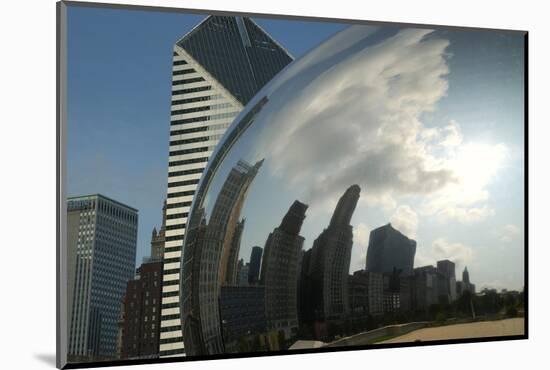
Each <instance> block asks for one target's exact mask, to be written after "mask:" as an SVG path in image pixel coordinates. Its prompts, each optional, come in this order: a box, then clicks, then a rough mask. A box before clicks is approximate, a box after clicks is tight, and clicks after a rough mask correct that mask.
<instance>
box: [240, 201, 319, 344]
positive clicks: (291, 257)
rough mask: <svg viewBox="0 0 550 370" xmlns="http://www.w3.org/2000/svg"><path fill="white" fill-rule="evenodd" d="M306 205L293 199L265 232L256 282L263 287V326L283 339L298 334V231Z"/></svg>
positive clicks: (300, 244)
mask: <svg viewBox="0 0 550 370" xmlns="http://www.w3.org/2000/svg"><path fill="white" fill-rule="evenodd" d="M307 207H308V206H307V205H305V204H303V203H301V202H299V201H297V200H296V201H295V202H294V203H293V204H292V205H291V206H290V209H289V210H288V212H287V213H286V214H285V216H284V218H283V220H282V222H281V224H280V225H279V227H277V228H275V230H273V232H272V233H270V234H269V236H268V238H267V241H266V243H265V249H264V250H265V253H264V257H263V262H262V273H261V278H260V284H261V285H263V286H264V287H265V314H266V318H267V328H268V330H277V331H278V332H280V333H282V335H283V336H284V339H285V340H286V341H288V340H290V339H291V338H293V337H295V336H296V334H297V333H298V299H297V289H298V274H299V270H300V269H299V267H300V263H301V261H300V258H301V256H302V246H303V244H304V238H303V237H302V236H300V235H299V234H300V229H301V228H302V223H303V222H304V219H305V217H306V210H307ZM260 251H261V249H260ZM251 267H252V262H251Z"/></svg>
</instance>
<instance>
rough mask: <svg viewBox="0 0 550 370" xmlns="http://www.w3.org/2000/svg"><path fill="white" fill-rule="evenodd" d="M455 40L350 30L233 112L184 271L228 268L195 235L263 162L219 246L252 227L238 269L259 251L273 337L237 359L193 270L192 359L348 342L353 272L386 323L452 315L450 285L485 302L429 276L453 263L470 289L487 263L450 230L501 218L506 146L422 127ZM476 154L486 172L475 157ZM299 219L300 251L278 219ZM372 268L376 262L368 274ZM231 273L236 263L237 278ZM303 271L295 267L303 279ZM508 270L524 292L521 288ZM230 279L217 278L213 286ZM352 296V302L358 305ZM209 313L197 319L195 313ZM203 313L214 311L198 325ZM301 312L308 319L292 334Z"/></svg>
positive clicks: (208, 176) (200, 201)
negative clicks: (239, 179)
mask: <svg viewBox="0 0 550 370" xmlns="http://www.w3.org/2000/svg"><path fill="white" fill-rule="evenodd" d="M446 35H447V36H448V34H447V32H446V31H445V32H442V31H437V30H426V29H402V28H399V27H373V26H350V27H348V28H347V29H345V30H343V31H341V32H340V33H338V34H337V35H336V36H334V37H333V38H331V39H329V40H327V41H326V42H325V43H323V44H321V45H320V46H319V47H317V48H316V49H315V50H313V51H311V52H310V53H309V54H307V55H305V56H304V57H303V58H301V59H298V60H296V61H295V62H293V63H292V64H291V65H290V66H289V67H287V68H286V69H285V70H283V71H282V72H281V73H280V74H279V75H278V76H277V77H276V78H275V79H274V80H272V81H271V82H269V83H268V84H267V85H266V86H265V87H264V88H263V89H262V90H261V91H260V92H259V93H258V94H257V95H256V96H255V97H254V98H252V100H251V101H250V103H249V104H248V105H247V106H246V107H245V108H244V110H243V111H242V112H241V113H240V114H239V116H238V117H237V118H236V119H235V121H234V122H233V123H232V125H231V127H230V128H229V129H228V131H227V133H226V134H225V136H224V137H223V138H222V139H221V141H220V145H219V146H218V147H217V148H216V150H215V152H214V153H213V154H212V157H211V158H212V159H211V161H210V162H209V164H208V166H207V169H206V171H205V174H204V175H203V177H202V179H201V181H200V183H199V186H198V190H197V193H196V196H195V199H194V201H193V205H192V209H191V213H190V216H189V217H190V218H189V222H190V228H189V229H188V234H187V236H186V238H185V241H184V246H183V253H184V260H187V261H189V262H190V263H191V260H192V263H193V264H196V265H197V266H207V265H209V264H213V265H217V264H218V263H219V266H218V268H219V269H220V271H223V270H224V269H227V263H228V262H229V260H228V258H227V257H225V256H226V255H227V254H230V252H229V249H228V247H226V246H225V244H224V247H223V248H219V247H218V248H219V249H217V250H216V251H214V249H212V250H210V249H205V251H208V252H206V253H203V254H202V255H200V256H199V255H198V254H197V253H198V252H197V251H199V250H201V249H202V247H197V246H200V245H201V243H202V242H203V241H202V240H201V238H200V235H201V232H202V231H201V230H202V228H205V229H204V230H205V231H204V232H205V233H206V234H208V230H209V229H210V228H211V225H212V224H215V223H216V222H218V221H217V220H216V217H214V215H215V214H216V212H217V208H218V203H219V202H220V197H223V196H224V194H225V193H227V190H226V189H225V188H226V186H227V183H228V180H229V179H230V178H231V176H232V173H233V171H235V167H234V166H235V164H237V166H238V164H239V163H243V162H246V163H261V170H260V171H258V172H257V173H255V175H254V176H255V177H254V182H251V183H250V186H249V187H247V190H246V195H245V194H244V193H243V196H242V197H241V198H239V201H238V202H237V203H233V206H235V210H236V211H235V213H234V217H233V220H234V221H232V222H231V223H228V224H227V225H228V228H227V229H224V230H223V232H221V234H220V235H218V237H219V238H224V239H225V240H230V239H231V238H232V235H233V234H234V229H235V225H236V220H237V219H240V220H246V223H245V226H244V228H242V232H241V230H240V231H239V238H240V244H239V248H238V249H239V251H240V252H239V256H238V258H239V259H243V260H244V259H247V258H248V256H249V255H250V254H251V249H252V247H253V246H259V245H263V246H264V255H263V261H262V270H261V271H260V276H261V278H260V284H259V286H262V287H263V289H264V292H263V299H264V300H265V301H264V303H263V304H264V305H265V307H266V310H265V320H266V332H265V333H252V334H254V335H255V336H254V337H253V338H248V339H246V340H247V341H248V340H250V341H252V342H247V343H248V344H247V345H246V346H245V347H242V346H241V345H237V344H235V343H233V344H232V347H231V348H233V349H228V348H225V343H224V341H223V336H224V335H225V334H224V330H225V329H223V327H224V326H223V325H222V324H221V323H220V322H221V321H223V318H221V317H219V316H216V314H214V311H213V307H217V303H216V302H215V301H214V300H215V298H214V297H215V296H219V291H218V292H216V293H215V294H214V293H213V295H212V296H211V297H210V296H207V295H201V293H198V294H195V292H193V284H195V283H196V279H203V278H202V277H201V276H202V274H204V273H203V272H202V270H200V271H198V270H197V268H196V267H195V268H193V269H191V268H189V267H188V264H187V263H184V265H183V267H182V282H183V284H184V286H183V287H182V289H183V291H184V292H185V291H187V292H188V294H189V295H188V296H187V297H184V303H183V306H182V315H183V317H184V318H183V321H184V326H185V328H186V329H185V335H184V338H185V342H186V351H187V353H188V355H196V354H217V353H223V352H224V351H228V350H235V348H239V350H240V351H242V350H243V348H248V349H254V348H255V349H254V350H266V348H267V349H268V350H278V349H286V348H289V346H290V345H291V344H292V341H294V340H296V339H297V338H314V339H320V340H329V341H330V340H334V338H336V337H338V336H341V335H349V334H350V333H353V332H354V331H353V328H352V327H350V326H349V325H350V317H351V311H350V310H351V309H355V308H354V307H351V305H350V298H349V291H348V289H351V286H350V285H349V284H350V282H349V275H351V274H353V273H354V272H361V271H365V272H366V275H364V276H362V275H361V274H358V275H357V276H356V275H355V274H354V275H353V276H355V278H354V280H352V283H351V284H356V283H357V284H359V286H360V285H361V284H364V285H365V286H366V287H367V288H366V289H367V290H372V291H379V292H383V299H382V302H383V311H382V312H383V314H384V315H386V314H390V313H391V314H398V313H399V314H408V313H409V312H410V313H412V312H417V311H418V310H427V309H428V308H429V307H431V306H433V305H437V304H447V305H450V304H454V303H453V300H452V299H453V296H454V294H452V292H451V291H452V290H453V289H451V288H450V286H451V284H453V285H456V287H460V288H461V289H462V290H461V293H462V295H461V296H463V295H464V294H466V293H465V292H470V293H471V294H473V293H474V292H475V287H474V285H473V284H470V283H468V282H461V284H458V283H451V282H450V280H451V277H450V275H446V273H447V272H448V271H447V270H445V271H446V272H442V271H443V270H439V269H438V268H436V267H433V265H435V263H436V262H438V261H445V260H449V261H452V263H453V264H454V265H453V266H455V265H456V267H457V268H459V269H462V268H465V266H466V265H468V267H471V268H472V269H475V271H476V273H475V276H476V279H477V277H478V276H479V275H478V274H479V273H480V271H489V270H491V264H487V263H486V261H483V259H480V258H479V257H478V253H481V252H482V251H483V249H479V250H478V249H474V248H473V247H472V246H470V244H471V242H472V240H473V239H471V236H466V235H468V234H464V235H462V236H461V238H462V240H461V241H460V242H457V241H454V240H452V239H448V238H452V237H453V236H454V237H456V232H455V229H461V228H462V229H464V228H465V229H469V228H470V229H475V227H476V226H477V225H483V223H485V222H488V221H489V220H491V219H497V218H498V217H493V216H495V214H496V209H494V208H489V204H491V203H490V198H489V194H488V192H489V189H490V186H489V185H491V184H492V183H491V182H492V181H494V180H495V179H496V175H497V173H499V171H500V169H501V166H502V165H501V163H502V161H504V160H505V159H506V156H507V153H508V150H509V149H508V147H507V146H505V145H504V144H501V143H497V144H492V143H490V142H487V143H483V144H481V143H479V142H478V143H474V142H473V141H471V140H470V139H469V138H468V137H467V136H466V132H467V131H462V128H461V125H460V124H459V123H457V122H456V121H454V120H452V119H451V120H448V121H442V122H438V125H427V124H424V123H423V122H422V120H423V119H424V118H426V117H427V115H428V114H430V112H435V111H437V107H438V104H439V102H440V101H441V100H444V98H445V97H446V94H447V92H448V90H449V76H450V75H451V74H452V71H451V70H450V68H449V64H450V62H449V61H450V59H451V56H450V54H448V53H449V51H448V49H449V47H450V45H451V42H450V40H449V39H452V37H448V38H446V37H445V36H446ZM479 153H483V155H484V159H485V160H484V161H483V162H479V161H477V160H475V159H474V158H475V157H476V156H477V155H478V154H479ZM474 161H475V162H474ZM351 184H354V185H351ZM346 189H347V190H346ZM361 189H362V190H361ZM344 190H345V191H344ZM343 191H344V195H342V192H343ZM360 192H362V195H361V196H360V195H359V194H360ZM296 202H299V203H296ZM237 204H238V206H237ZM300 204H301V205H302V206H300ZM306 204H307V206H306ZM289 205H293V206H292V207H291V208H290V210H289V208H288V207H289ZM226 206H230V204H229V203H227V204H226ZM295 206H299V207H302V212H303V215H304V216H306V214H305V210H306V208H307V217H299V218H298V219H296V220H295V223H296V225H295V230H294V233H293V235H295V236H294V238H298V239H295V240H294V239H292V237H290V234H288V233H289V230H286V231H284V230H282V229H281V227H282V226H283V224H284V221H283V223H282V224H281V221H280V220H284V219H286V218H287V217H288V212H291V213H292V208H293V207H295ZM332 210H333V211H332ZM521 214H522V213H520V214H518V216H517V217H515V220H516V222H517V223H518V224H520V223H522V222H523V220H522V218H521ZM503 215H504V216H509V215H508V214H507V213H506V212H505V213H503ZM235 217H236V218H235ZM500 217H502V216H500ZM198 218H200V219H201V221H200V222H199V221H197V220H198ZM193 225H198V226H197V227H196V228H195V226H193ZM274 225H281V226H280V227H279V228H275V229H273V228H274ZM324 225H328V227H326V228H325V227H324ZM367 225H372V226H367ZM383 225H386V226H385V227H384V226H383ZM373 226H374V227H373ZM376 226H378V227H379V229H378V231H377V230H374V229H375V228H376ZM420 226H422V227H423V228H420ZM220 230H221V229H220ZM371 230H373V232H372V233H370V231H371ZM381 230H387V231H388V232H389V234H388V235H390V236H391V237H388V240H386V241H383V240H380V241H377V238H376V237H373V235H374V236H376V235H378V234H379V231H381ZM280 232H282V234H281V235H280V236H278V235H279V233H280ZM369 233H370V236H371V238H370V239H371V241H372V243H373V246H372V248H370V247H369V250H372V254H371V255H367V245H368V244H367V242H368V240H369ZM291 234H292V233H291ZM484 234H485V235H491V233H489V232H487V231H486V232H485V233H484ZM283 235H285V236H284V238H283ZM380 235H381V234H380ZM469 235H472V234H469ZM465 236H466V239H464V237H465ZM280 238H282V239H280ZM285 238H288V239H285ZM382 239H383V238H382ZM413 239H414V240H413ZM274 240H277V241H275V242H274ZM282 240H286V241H282ZM293 240H294V241H293ZM427 241H428V243H430V244H431V248H432V250H431V251H430V250H429V248H430V244H428V243H427ZM429 241H431V242H429ZM375 244H379V246H375ZM285 248H286V249H285ZM282 250H287V257H286V258H285V259H281V260H280V261H279V264H278V265H277V266H276V267H273V266H270V263H271V262H270V261H271V258H270V255H271V254H272V253H273V251H282ZM291 250H292V251H295V252H290V251H291ZM296 251H298V252H299V253H298V254H296ZM376 251H381V252H376ZM212 252H213V253H214V254H212ZM216 253H217V254H216ZM377 254H378V255H379V256H378V257H376V255H377ZM192 256H194V257H192ZM218 256H219V257H218ZM377 258H378V259H380V260H381V262H377V263H375V262H373V261H372V260H376V259H377ZM369 259H370V260H369ZM218 261H219V262H218ZM237 261H238V259H236V258H232V259H231V265H232V266H236V265H237ZM283 261H284V262H283ZM358 262H359V264H358ZM294 263H297V264H300V266H301V268H300V271H296V270H295V269H294V268H293V267H292V264H294ZM380 264H381V265H380ZM376 265H380V268H375V266H376ZM419 266H420V267H419ZM441 266H442V267H441V269H443V266H444V264H441ZM366 267H368V268H366ZM241 268H243V266H241ZM248 268H249V266H248ZM264 268H265V274H267V275H269V273H270V271H277V272H278V274H275V275H274V276H275V277H274V280H273V281H272V282H271V283H270V282H269V280H266V279H265V276H264ZM413 268H414V270H413ZM514 268H515V269H518V268H519V269H522V268H523V264H522V263H518V261H515V262H514ZM200 269H202V267H201V268H200ZM378 270H380V271H378ZM205 271H206V270H205ZM500 271H501V272H500V273H501V274H502V275H505V276H507V277H508V278H511V279H513V281H514V284H517V286H519V287H522V286H523V281H522V275H520V276H519V277H518V276H517V275H516V274H515V273H512V272H511V271H508V270H505V271H502V270H500ZM206 274H207V273H206ZM193 280H195V282H193ZM239 281H240V279H239ZM235 282H236V279H231V280H225V281H223V279H222V280H220V281H219V282H218V284H220V285H224V284H225V285H231V284H234V283H235ZM275 282H278V283H279V285H277V284H276V283H275ZM283 282H284V283H283ZM462 283H464V284H462ZM186 284H187V285H186ZM419 284H420V285H419ZM464 287H466V289H464ZM200 289H202V288H200ZM200 289H199V290H200ZM203 289H204V290H207V289H209V288H208V287H207V286H206V285H205V286H204V288H203ZM216 289H217V288H216ZM243 289H244V288H243ZM357 292H360V289H359V288H358V290H357ZM186 294H187V293H184V295H186ZM205 294H206V293H205ZM243 294H244V293H243ZM260 296H261V294H259V295H258V296H257V298H258V297H260ZM207 297H209V298H207ZM273 297H277V298H276V299H275V300H273V301H270V300H271V299H273ZM419 297H420V298H419ZM356 298H357V297H355V298H354V302H361V301H364V300H362V298H361V297H359V298H358V299H356ZM258 299H260V298H258ZM191 302H194V303H193V304H195V306H193V304H191ZM306 302H307V303H306ZM256 303H257V304H258V305H259V306H261V302H260V301H256ZM203 305H204V307H205V309H204V310H201V311H200V314H198V313H197V312H198V311H197V307H201V306H203ZM308 305H309V307H308ZM207 307H208V308H207ZM285 307H292V310H288V309H285ZM208 309H210V310H212V311H211V312H210V313H209V314H205V313H203V311H204V312H206V311H207V310H208ZM273 312H279V313H284V314H281V315H279V316H277V314H274V313H273ZM418 312H420V311H418ZM418 312H417V313H418ZM296 314H299V315H298V316H301V318H300V319H299V320H298V325H296V324H295V322H296V320H294V317H296ZM418 314H420V313H418ZM203 315H206V316H203ZM368 315H371V313H370V311H369V314H368ZM472 315H475V313H473V312H472ZM205 317H206V318H205ZM365 317H366V316H365ZM365 317H363V318H362V319H360V320H363V319H365ZM369 317H370V316H369ZM384 317H385V316H384ZM187 321H188V322H187ZM369 325H372V323H371V324H367V325H366V327H369ZM222 329H223V330H222ZM262 343H264V344H262ZM265 343H269V345H267V347H266V344H265ZM241 344H242V343H241ZM242 345H243V346H244V344H242Z"/></svg>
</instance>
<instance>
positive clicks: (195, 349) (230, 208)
mask: <svg viewBox="0 0 550 370" xmlns="http://www.w3.org/2000/svg"><path fill="white" fill-rule="evenodd" d="M262 163H263V160H261V161H258V162H256V163H255V164H254V165H253V166H252V165H249V164H248V163H246V162H244V161H239V162H238V163H237V165H235V166H234V167H233V168H232V169H231V171H230V172H229V174H228V175H227V178H226V179H225V182H224V183H223V185H222V187H221V189H220V191H219V193H218V196H217V198H216V201H215V203H214V206H213V208H212V214H211V215H210V218H209V220H208V222H207V223H206V219H205V215H204V213H203V215H202V221H201V222H200V224H199V225H198V226H197V227H195V226H194V225H190V229H191V228H192V229H193V232H196V233H197V234H196V236H194V235H193V237H190V239H191V240H193V243H191V244H189V245H188V247H189V248H192V250H190V251H189V252H190V253H192V254H191V255H192V260H191V261H190V265H189V266H184V268H190V269H192V271H193V274H191V278H192V280H191V281H188V282H187V284H186V285H185V286H184V288H185V287H186V286H189V288H190V290H188V291H184V302H183V304H184V306H186V307H187V309H186V312H188V313H189V315H188V317H189V319H190V322H189V323H187V322H186V323H185V324H184V330H185V331H186V333H187V334H186V338H193V339H190V340H188V342H187V349H188V351H189V353H190V354H216V353H223V352H224V345H223V338H222V333H221V323H220V316H219V296H220V287H221V286H222V284H224V283H227V282H228V279H231V277H232V276H234V275H236V271H237V263H238V261H237V258H236V257H234V256H235V255H236V256H238V254H239V252H238V250H235V245H236V243H235V240H239V243H240V235H239V234H240V233H241V232H242V227H243V226H244V223H243V222H242V221H241V222H239V217H240V214H241V210H242V207H243V205H244V201H245V200H246V194H247V192H248V190H249V187H250V184H251V183H252V181H253V180H254V177H255V176H256V174H257V173H258V170H259V169H260V167H261V166H262ZM203 212H204V211H203ZM239 229H240V231H239ZM233 271H234V272H235V273H234V274H233ZM230 275H231V276H230ZM235 278H236V276H235ZM194 338H196V339H194Z"/></svg>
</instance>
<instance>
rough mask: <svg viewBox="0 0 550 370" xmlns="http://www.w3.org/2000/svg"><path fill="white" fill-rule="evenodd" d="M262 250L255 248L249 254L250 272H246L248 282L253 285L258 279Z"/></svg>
mask: <svg viewBox="0 0 550 370" xmlns="http://www.w3.org/2000/svg"><path fill="white" fill-rule="evenodd" d="M262 253H263V249H262V248H260V247H258V246H255V247H253V248H252V252H250V270H249V272H248V282H249V283H250V284H255V283H257V282H258V280H259V279H260V267H261V263H262Z"/></svg>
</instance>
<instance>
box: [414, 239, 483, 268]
mask: <svg viewBox="0 0 550 370" xmlns="http://www.w3.org/2000/svg"><path fill="white" fill-rule="evenodd" d="M443 259H448V260H450V261H452V262H454V263H455V265H456V271H457V273H458V272H459V271H462V270H463V269H464V267H465V266H467V265H468V264H471V263H472V262H473V260H474V250H473V249H472V247H470V246H467V245H465V244H462V243H457V242H450V241H448V240H447V239H445V238H439V239H436V240H434V241H433V242H432V245H431V247H430V249H429V250H424V249H423V248H421V247H420V248H418V249H417V251H416V257H415V266H424V265H435V264H436V262H437V261H440V260H443Z"/></svg>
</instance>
